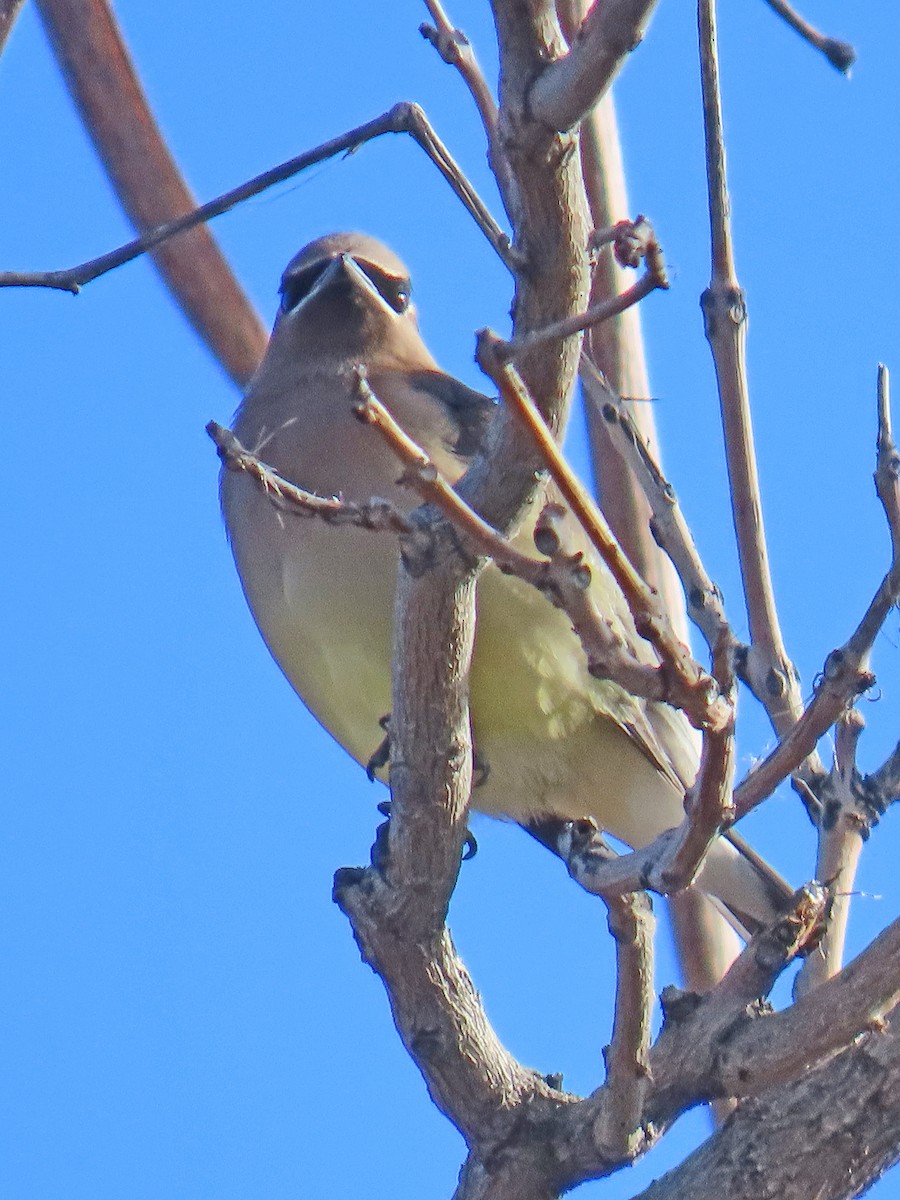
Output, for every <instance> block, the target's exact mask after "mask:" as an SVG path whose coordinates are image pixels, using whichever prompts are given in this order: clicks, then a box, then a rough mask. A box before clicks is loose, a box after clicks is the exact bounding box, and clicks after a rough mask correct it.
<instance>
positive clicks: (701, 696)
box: [476, 330, 732, 730]
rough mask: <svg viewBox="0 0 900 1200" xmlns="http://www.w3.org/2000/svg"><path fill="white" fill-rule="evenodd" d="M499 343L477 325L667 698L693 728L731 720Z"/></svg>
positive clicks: (483, 357) (491, 368)
mask: <svg viewBox="0 0 900 1200" xmlns="http://www.w3.org/2000/svg"><path fill="white" fill-rule="evenodd" d="M504 345H505V343H503V342H502V340H501V339H500V338H498V337H497V335H496V334H494V333H492V332H491V331H490V330H482V331H481V333H480V334H479V335H478V352H477V355H476V357H477V359H478V362H479V364H480V366H481V367H482V369H483V370H484V371H485V373H486V374H487V375H489V376H490V378H491V379H493V381H494V383H495V384H496V385H497V387H498V389H499V391H500V395H501V397H502V399H503V400H504V402H505V403H506V404H508V405H509V407H510V408H511V409H512V411H513V412H515V413H516V415H517V416H518V417H519V418H520V419H521V420H522V422H523V425H524V427H525V428H526V429H527V430H528V433H529V436H530V437H531V439H532V440H533V442H534V444H535V446H537V447H538V449H539V452H540V456H541V462H542V465H543V466H545V467H546V468H547V469H548V470H549V471H550V474H551V476H552V478H553V480H554V482H555V483H556V485H557V486H558V487H559V489H560V491H561V492H562V494H563V497H564V499H565V501H566V503H567V504H568V505H569V506H570V507H571V509H572V512H573V513H574V515H575V517H576V518H577V520H578V521H579V523H580V524H581V526H582V528H583V529H584V531H585V533H586V534H587V536H588V537H589V538H590V540H591V543H592V544H593V546H594V548H595V549H596V550H597V553H598V554H599V555H600V557H601V558H602V559H603V561H604V562H605V563H606V565H607V566H608V567H609V569H610V571H611V572H612V574H613V577H614V578H615V580H616V583H617V584H618V585H619V587H620V588H621V589H622V591H623V592H624V594H625V597H626V599H627V601H628V604H629V607H630V609H631V612H632V615H633V616H634V619H635V625H636V627H637V630H638V633H639V634H640V635H641V636H642V637H644V638H646V639H647V641H649V642H650V643H651V645H652V646H653V648H654V649H655V650H656V652H657V653H658V654H659V656H660V658H661V659H662V662H663V665H664V667H665V670H666V673H667V675H668V678H669V681H670V684H671V691H670V693H669V695H668V697H667V698H668V699H669V701H670V703H673V704H675V705H677V707H679V708H683V709H684V711H685V713H686V714H687V716H688V717H689V718H690V720H691V722H692V723H693V724H694V725H696V727H697V728H698V729H717V730H721V729H723V728H725V727H726V726H730V723H731V719H732V709H731V705H730V704H729V703H728V701H727V700H725V698H724V697H723V696H722V694H721V692H720V689H719V686H718V684H717V682H716V681H715V680H714V679H713V678H712V676H710V675H709V674H708V673H707V672H705V671H704V670H703V669H702V667H701V666H700V664H699V663H697V662H696V661H695V660H694V659H693V658H692V657H691V655H690V652H689V651H688V648H687V647H686V646H685V645H684V643H683V642H681V641H680V640H679V639H678V638H676V637H675V635H674V632H673V631H672V628H671V625H670V624H669V621H668V618H667V616H666V614H665V612H664V611H663V610H662V608H661V606H660V604H659V602H658V599H657V598H656V597H655V596H654V595H653V594H652V593H651V592H650V590H649V589H648V587H647V585H646V584H645V583H644V581H643V579H641V577H640V575H639V574H638V573H637V571H635V569H634V567H633V566H632V565H631V563H630V562H629V561H628V559H627V558H626V556H625V554H624V553H623V552H622V549H621V547H620V546H619V545H618V543H617V542H616V540H615V538H614V537H613V536H612V532H611V531H610V529H609V526H608V525H607V524H606V521H605V520H604V519H603V516H602V514H601V513H600V511H599V510H598V509H597V507H596V505H595V504H594V503H593V501H592V500H591V498H590V496H589V495H588V493H587V491H586V490H585V488H584V487H583V485H582V484H581V483H580V482H579V481H578V479H577V478H576V477H575V475H574V473H573V472H572V470H571V468H570V467H569V466H568V464H567V463H566V462H565V460H564V459H563V457H562V455H561V453H560V451H559V448H558V446H557V445H556V442H555V441H554V439H553V436H552V434H551V432H550V430H549V428H548V427H547V425H546V424H545V423H544V421H543V419H542V417H541V415H540V413H539V411H538V409H537V406H536V405H535V404H534V402H533V400H532V399H531V397H530V396H529V395H528V392H527V390H526V388H525V385H524V381H523V380H522V379H521V377H520V376H519V374H518V372H517V371H516V369H515V368H514V367H513V365H512V364H511V363H509V362H506V361H504V350H503V347H504Z"/></svg>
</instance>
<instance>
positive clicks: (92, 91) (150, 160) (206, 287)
mask: <svg viewBox="0 0 900 1200" xmlns="http://www.w3.org/2000/svg"><path fill="white" fill-rule="evenodd" d="M37 6H38V11H39V12H40V15H41V18H42V20H43V22H44V26H45V28H46V30H47V36H48V37H49V39H50V42H51V45H52V46H53V49H54V52H55V54H56V58H57V60H58V62H59V65H60V67H61V69H62V72H63V75H64V76H65V80H66V84H67V85H68V88H69V91H70V93H71V95H72V99H73V100H74V102H75V104H76V106H77V108H78V110H79V112H80V113H81V116H82V120H83V121H84V124H85V127H86V128H87V130H88V133H89V134H90V136H91V138H92V140H93V142H94V146H95V148H96V150H97V153H98V155H99V156H100V159H101V161H102V162H103V165H104V167H105V168H106V172H107V174H108V176H109V178H110V181H111V182H112V185H113V187H114V188H115V190H116V193H117V194H118V197H119V200H120V202H121V204H122V207H123V208H124V209H125V211H126V213H127V214H128V217H129V218H130V220H131V223H132V224H133V225H134V227H135V229H137V230H138V232H139V233H141V232H143V231H145V230H148V229H153V228H155V227H156V226H159V225H162V224H164V223H167V222H173V221H176V220H177V219H178V218H180V217H184V216H185V214H188V213H192V212H193V211H194V209H195V208H196V206H197V201H196V200H195V198H194V196H193V195H192V194H191V191H190V189H189V188H188V186H187V184H186V183H185V181H184V178H183V176H182V175H181V172H180V171H179V169H178V166H177V164H176V162H175V160H174V159H173V157H172V155H171V153H170V152H169V149H168V147H167V146H166V143H165V141H164V139H163V137H162V134H161V133H160V131H159V127H158V126H157V124H156V121H155V120H154V118H153V113H152V112H151V110H150V106H149V105H148V103H147V99H146V97H145V95H144V92H143V89H142V87H141V84H140V80H139V79H138V76H137V72H136V71H135V68H134V64H133V63H132V61H131V57H130V55H129V53H128V50H127V47H126V46H125V42H124V40H123V38H122V34H121V31H120V29H119V26H118V24H117V23H116V19H115V17H114V16H113V13H112V11H111V9H110V7H109V5H108V3H107V2H106V0H37ZM151 244H152V246H153V247H154V252H153V261H154V263H155V265H156V267H157V269H158V270H159V272H160V274H161V275H162V277H163V279H164V281H165V283H166V286H167V287H168V288H169V290H170V291H171V293H172V295H173V296H174V297H175V300H176V301H177V303H178V304H179V305H180V307H181V309H182V311H183V312H184V314H185V316H186V317H187V319H188V320H189V321H190V323H191V325H192V326H193V327H194V329H195V330H196V331H197V333H198V334H199V335H200V337H201V338H202V339H203V341H204V342H205V343H206V344H207V346H208V347H209V349H210V350H211V351H212V353H213V355H214V356H215V357H216V359H217V360H218V361H219V362H220V363H221V365H222V367H223V369H224V370H225V371H226V372H227V373H228V374H229V375H230V376H231V378H232V379H233V380H234V381H235V383H237V384H238V385H239V386H240V385H243V384H245V383H246V382H247V380H248V379H249V378H250V376H251V375H252V374H253V372H254V371H255V370H256V368H257V366H258V365H259V361H260V359H261V358H262V356H263V353H264V351H265V348H266V342H267V341H268V335H267V333H266V330H265V328H264V327H263V325H262V323H261V321H260V319H259V317H258V316H257V314H256V312H255V311H254V309H253V306H252V305H251V304H250V301H249V300H248V299H247V297H246V295H245V294H244V291H243V289H242V288H241V286H240V284H239V283H238V282H237V279H236V278H235V276H234V273H233V272H232V270H231V267H230V266H229V265H228V263H227V261H226V260H225V258H224V256H223V255H222V252H221V251H220V250H219V248H218V246H217V245H216V242H215V240H214V239H213V236H212V234H211V233H210V231H209V230H208V229H206V228H202V227H197V228H194V229H192V230H191V231H190V232H189V233H188V232H185V234H184V235H183V236H182V237H180V238H179V239H178V241H176V242H173V243H171V244H167V245H165V246H163V245H161V244H160V239H156V240H155V241H154V242H152V243H151ZM91 277H92V278H93V276H91ZM79 282H86V280H83V281H82V280H80V281H79ZM48 286H65V285H60V284H50V285H48ZM71 290H76V289H75V288H74V287H73V288H71Z"/></svg>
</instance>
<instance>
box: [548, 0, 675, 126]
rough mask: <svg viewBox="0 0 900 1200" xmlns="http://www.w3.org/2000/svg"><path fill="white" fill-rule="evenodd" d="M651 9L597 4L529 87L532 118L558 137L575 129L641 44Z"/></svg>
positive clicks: (641, 4) (632, 3) (623, 2)
mask: <svg viewBox="0 0 900 1200" xmlns="http://www.w3.org/2000/svg"><path fill="white" fill-rule="evenodd" d="M655 7H656V0H605V2H604V3H603V4H595V5H594V6H593V8H592V9H591V10H590V12H589V13H588V15H587V16H586V17H585V19H584V22H583V23H582V25H581V28H580V29H579V31H578V33H577V35H576V37H575V39H574V41H573V42H572V44H571V46H570V48H569V51H568V53H567V54H565V55H563V56H562V57H561V58H557V59H556V60H555V61H554V62H551V63H549V64H548V65H547V66H546V67H545V68H544V70H543V71H541V73H540V74H539V75H538V76H537V78H536V79H535V81H534V83H533V84H532V87H531V89H530V91H529V93H528V105H529V108H530V110H531V115H532V117H533V118H534V119H535V120H536V121H540V122H542V123H543V124H544V125H547V126H548V127H549V128H550V129H556V130H558V131H559V132H561V133H562V132H564V131H565V130H568V129H572V128H573V127H574V126H575V125H577V124H578V122H579V121H580V120H581V119H582V117H584V116H585V115H586V114H587V113H588V112H589V111H590V110H591V109H592V108H593V106H594V105H595V104H596V103H597V101H598V100H599V99H600V97H601V96H602V95H603V94H604V92H605V91H606V89H607V88H608V87H609V85H610V84H611V83H612V81H613V79H614V78H615V77H616V75H617V74H618V72H619V71H620V70H621V68H622V64H623V63H624V62H625V59H626V58H627V57H628V55H629V54H630V53H631V52H632V50H635V49H636V48H637V46H638V45H639V44H640V43H641V41H642V40H643V37H644V33H645V32H646V29H647V26H648V25H649V23H650V18H651V16H652V15H653V10H654V8H655Z"/></svg>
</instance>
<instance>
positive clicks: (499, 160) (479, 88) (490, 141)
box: [419, 0, 516, 216]
mask: <svg viewBox="0 0 900 1200" xmlns="http://www.w3.org/2000/svg"><path fill="white" fill-rule="evenodd" d="M425 7H426V8H427V9H428V12H429V13H430V14H431V19H432V20H433V21H434V25H425V24H423V25H420V26H419V33H421V35H422V37H424V38H425V40H426V41H427V42H430V44H431V45H432V46H434V48H435V50H437V52H438V54H439V55H440V56H441V58H442V59H443V60H444V62H445V63H447V65H448V66H451V67H455V68H456V70H457V71H458V72H459V74H460V77H461V78H462V80H463V82H464V83H465V85H466V87H467V88H468V89H469V93H470V95H471V97H472V99H473V101H474V102H475V107H476V108H477V109H478V115H479V116H480V117H481V124H482V125H483V126H484V132H485V137H486V138H487V150H488V163H489V165H490V168H491V170H492V171H493V173H494V177H495V178H496V179H497V180H499V181H500V194H501V196H502V197H506V196H508V195H513V194H514V192H515V190H516V182H515V180H514V178H513V176H512V173H511V171H510V169H509V163H508V162H507V161H506V156H505V155H504V153H503V147H502V146H501V144H500V137H499V120H498V115H499V114H498V112H497V102H496V100H495V99H494V94H493V92H492V91H491V89H490V87H489V86H488V83H487V80H486V79H485V77H484V74H483V72H482V70H481V67H480V66H479V65H478V60H477V58H476V57H475V51H474V50H473V49H472V43H471V42H470V41H469V39H468V38H467V37H466V35H465V33H463V31H462V30H461V29H457V28H455V27H454V25H453V24H452V23H451V21H450V18H449V17H448V16H447V14H446V12H445V11H444V8H443V5H442V4H441V3H440V0H425ZM507 215H508V216H509V215H510V213H509V210H508V209H507Z"/></svg>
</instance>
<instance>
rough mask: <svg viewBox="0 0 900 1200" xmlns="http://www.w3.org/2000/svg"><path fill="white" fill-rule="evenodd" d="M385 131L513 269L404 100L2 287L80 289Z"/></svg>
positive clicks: (6, 278) (11, 275) (17, 274)
mask: <svg viewBox="0 0 900 1200" xmlns="http://www.w3.org/2000/svg"><path fill="white" fill-rule="evenodd" d="M385 133H406V134H409V136H410V137H411V138H412V139H413V140H414V141H415V142H416V143H417V144H418V145H419V146H420V147H421V149H423V150H424V151H425V153H426V154H427V155H428V157H429V158H430V159H431V161H432V162H433V163H434V164H435V166H436V167H437V168H438V170H439V171H440V172H441V174H442V175H443V176H444V178H445V179H446V180H447V182H448V183H449V184H450V186H451V188H452V189H453V191H454V192H455V193H456V195H457V197H458V198H459V200H460V201H461V203H462V204H463V206H464V207H465V208H466V211H467V212H468V213H469V215H470V216H471V217H472V218H473V220H474V221H475V222H476V224H477V225H478V227H479V228H480V229H481V231H482V233H484V235H485V237H486V238H487V239H488V241H489V242H490V243H491V245H492V246H493V247H494V249H495V250H496V252H497V254H498V255H499V257H500V258H501V259H502V260H503V262H504V263H506V265H507V266H510V267H511V266H512V265H513V263H514V259H515V256H514V255H513V254H512V251H511V249H510V246H509V238H508V237H507V235H506V234H505V233H503V231H502V230H501V229H500V227H499V226H498V225H497V223H496V221H494V219H493V217H492V216H491V215H490V213H489V212H488V210H487V208H486V207H485V205H484V204H483V203H482V201H481V200H480V198H479V197H478V195H477V193H476V192H475V191H474V189H473V188H472V186H471V184H470V183H469V182H468V180H467V179H466V178H465V176H464V175H463V173H462V171H461V170H460V169H459V167H458V166H457V164H456V162H455V161H454V159H453V157H452V156H451V154H450V152H449V151H448V150H447V148H446V146H444V144H443V142H441V140H440V139H439V138H438V136H437V134H436V133H435V132H434V130H433V129H432V128H431V126H430V124H429V123H428V119H427V117H426V116H425V114H424V113H423V112H422V110H421V109H420V108H419V106H418V105H417V104H409V103H406V102H404V103H401V104H395V105H394V107H393V108H391V109H388V111H387V112H385V113H382V114H381V116H380V117H375V118H374V120H372V121H367V122H366V123H365V124H364V125H359V126H357V127H356V128H355V129H351V130H349V131H348V132H347V133H344V134H341V135H340V136H339V137H336V138H332V139H331V141H328V142H323V143H322V145H320V146H316V147H315V148H314V149H312V150H307V151H305V152H304V153H303V154H298V155H297V157H296V158H291V159H288V161H287V162H283V163H281V164H279V166H277V167H272V168H270V169H269V170H268V171H263V173H262V174H261V175H256V176H255V177H254V178H253V179H250V180H248V181H247V182H246V183H242V184H240V185H239V186H238V187H236V188H232V189H231V190H230V191H227V192H223V193H222V195H221V196H217V197H216V198H215V199H214V200H209V201H207V203H206V204H201V205H200V207H199V208H195V209H194V210H193V211H192V212H189V213H187V214H186V215H185V216H183V217H179V218H178V219H177V220H174V221H168V222H166V223H165V224H163V225H159V226H157V227H156V228H155V229H150V230H148V231H147V233H145V234H144V235H143V236H142V237H139V238H135V239H134V241H131V242H127V243H126V244H125V245H124V246H119V247H118V248H117V249H116V250H111V251H110V252H109V253H108V254H103V255H101V256H100V257H99V258H92V259H90V260H88V261H87V262H84V263H81V264H79V265H78V266H76V267H69V268H68V269H65V270H59V271H0V287H49V288H58V289H59V290H61V291H66V292H78V291H79V289H80V288H81V287H82V286H83V285H84V284H86V283H90V282H91V281H92V280H94V279H97V278H98V277H99V276H101V275H104V274H105V273H106V272H107V271H112V270H114V269H115V268H116V267H121V266H123V265H124V264H125V263H127V262H131V261H132V259H135V258H138V257H139V256H140V255H141V254H145V253H146V252H147V251H148V250H152V249H153V248H154V247H155V246H158V245H160V244H161V243H162V242H165V241H167V240H168V239H169V238H171V237H174V236H175V235H176V234H180V233H183V232H184V231H185V230H188V229H193V228H194V226H195V225H202V224H203V223H204V222H205V221H209V220H211V219H212V218H213V217H218V216H220V215H221V214H222V213H225V212H228V210H229V209H231V208H234V206H235V205H236V204H240V203H241V202H242V201H244V200H249V199H250V197H251V196H257V195H259V193H260V192H263V191H265V190H266V188H270V187H273V186H274V185H275V184H276V183H283V182H284V180H285V179H290V178H291V176H293V175H297V174H298V173H299V172H300V171H305V170H306V169H307V168H308V167H312V166H315V164H316V163H320V162H323V161H324V160H325V159H328V158H334V156H335V155H337V154H341V153H350V152H352V151H354V150H356V149H358V148H359V147H360V146H361V145H363V144H364V143H365V142H368V141H371V140H372V139H373V138H376V137H381V136H382V134H385Z"/></svg>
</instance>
